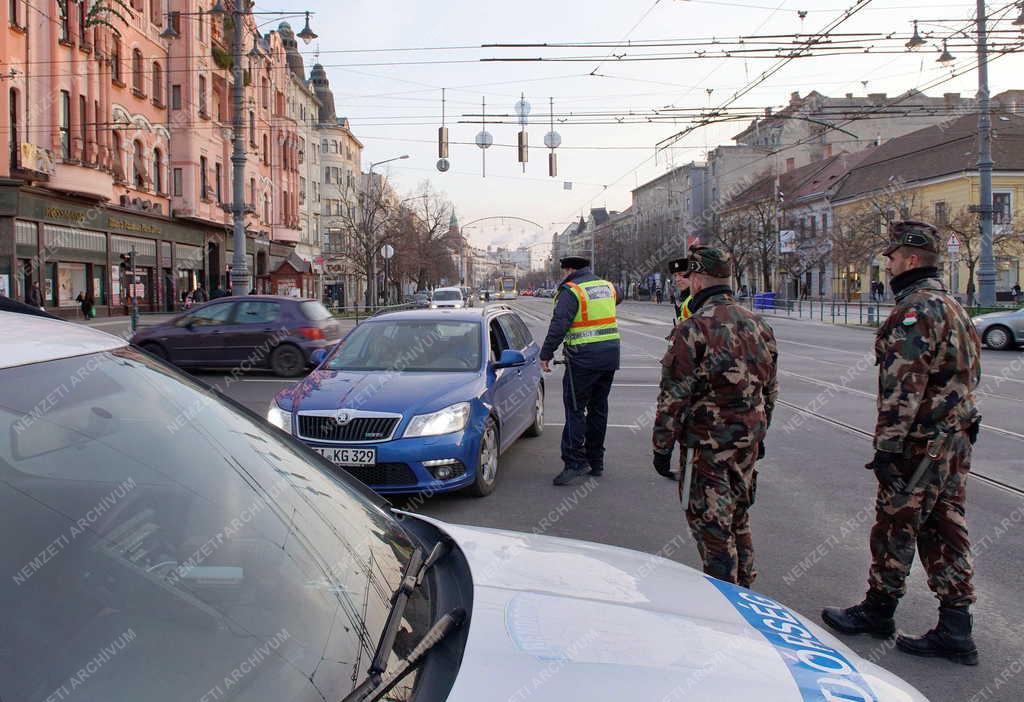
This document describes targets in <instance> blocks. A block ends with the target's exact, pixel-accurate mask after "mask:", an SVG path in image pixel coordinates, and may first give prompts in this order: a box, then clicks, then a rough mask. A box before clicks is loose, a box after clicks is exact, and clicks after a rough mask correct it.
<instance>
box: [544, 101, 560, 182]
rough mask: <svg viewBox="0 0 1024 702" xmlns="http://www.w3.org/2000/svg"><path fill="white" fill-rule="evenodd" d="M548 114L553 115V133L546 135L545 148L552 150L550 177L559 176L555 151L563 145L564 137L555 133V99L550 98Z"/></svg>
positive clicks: (549, 163)
mask: <svg viewBox="0 0 1024 702" xmlns="http://www.w3.org/2000/svg"><path fill="white" fill-rule="evenodd" d="M548 112H550V113H551V131H550V132H548V133H547V134H545V135H544V146H546V147H548V148H549V149H551V153H549V154H548V175H549V176H551V177H552V178H554V177H555V176H556V175H558V155H557V154H556V153H555V149H557V148H558V147H559V146H561V145H562V135H561V134H559V133H558V132H556V131H555V99H554V98H548Z"/></svg>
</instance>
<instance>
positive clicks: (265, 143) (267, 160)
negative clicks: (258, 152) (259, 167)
mask: <svg viewBox="0 0 1024 702" xmlns="http://www.w3.org/2000/svg"><path fill="white" fill-rule="evenodd" d="M263 163H270V151H269V147H268V141H267V135H266V134H264V135H263Z"/></svg>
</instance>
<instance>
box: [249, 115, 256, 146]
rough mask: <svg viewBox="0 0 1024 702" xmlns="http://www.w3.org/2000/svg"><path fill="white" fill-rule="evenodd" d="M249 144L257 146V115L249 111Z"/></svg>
mask: <svg viewBox="0 0 1024 702" xmlns="http://www.w3.org/2000/svg"><path fill="white" fill-rule="evenodd" d="M249 143H250V144H252V145H253V146H256V113H255V112H253V111H252V110H249Z"/></svg>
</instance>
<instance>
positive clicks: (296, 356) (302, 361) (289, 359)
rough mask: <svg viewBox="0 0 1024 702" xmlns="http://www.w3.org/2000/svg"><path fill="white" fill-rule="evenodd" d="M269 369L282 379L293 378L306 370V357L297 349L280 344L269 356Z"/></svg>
mask: <svg viewBox="0 0 1024 702" xmlns="http://www.w3.org/2000/svg"><path fill="white" fill-rule="evenodd" d="M270 369H271V370H272V371H274V373H275V374H277V375H279V376H281V377H282V378H293V377H295V376H296V375H299V374H300V373H301V372H302V371H304V370H306V357H305V356H304V355H303V354H302V351H300V350H299V348H298V347H296V346H292V345H291V344H281V345H280V346H278V347H277V348H276V349H274V352H273V353H271V354H270Z"/></svg>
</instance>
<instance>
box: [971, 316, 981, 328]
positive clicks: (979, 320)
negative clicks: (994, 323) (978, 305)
mask: <svg viewBox="0 0 1024 702" xmlns="http://www.w3.org/2000/svg"><path fill="white" fill-rule="evenodd" d="M981 321H982V320H981V317H971V322H973V323H974V325H975V326H977V325H979V324H981Z"/></svg>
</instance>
